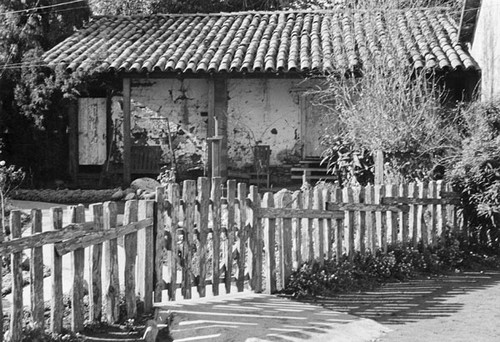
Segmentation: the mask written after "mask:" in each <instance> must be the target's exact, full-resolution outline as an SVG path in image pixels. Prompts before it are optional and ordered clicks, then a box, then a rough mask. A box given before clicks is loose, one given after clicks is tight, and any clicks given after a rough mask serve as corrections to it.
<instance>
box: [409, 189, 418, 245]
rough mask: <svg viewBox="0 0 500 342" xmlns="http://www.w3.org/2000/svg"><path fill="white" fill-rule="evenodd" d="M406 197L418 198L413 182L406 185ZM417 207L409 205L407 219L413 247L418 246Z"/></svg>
mask: <svg viewBox="0 0 500 342" xmlns="http://www.w3.org/2000/svg"><path fill="white" fill-rule="evenodd" d="M408 197H409V198H418V190H417V186H416V184H415V183H414V182H411V183H410V184H408ZM417 220H418V217H417V206H416V205H410V213H409V217H408V231H409V233H410V234H411V244H412V246H413V247H417V245H418V230H417Z"/></svg>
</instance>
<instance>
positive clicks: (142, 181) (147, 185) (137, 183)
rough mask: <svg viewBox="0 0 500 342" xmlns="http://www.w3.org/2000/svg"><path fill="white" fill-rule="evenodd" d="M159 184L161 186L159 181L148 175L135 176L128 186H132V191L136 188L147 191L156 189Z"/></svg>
mask: <svg viewBox="0 0 500 342" xmlns="http://www.w3.org/2000/svg"><path fill="white" fill-rule="evenodd" d="M159 186H161V184H160V182H158V181H157V180H155V179H153V178H148V177H143V178H137V179H135V180H134V181H133V182H132V183H131V184H130V188H132V189H133V190H134V191H137V189H142V190H144V191H148V192H154V191H156V188H157V187H159Z"/></svg>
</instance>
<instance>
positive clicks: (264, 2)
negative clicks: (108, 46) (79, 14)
mask: <svg viewBox="0 0 500 342" xmlns="http://www.w3.org/2000/svg"><path fill="white" fill-rule="evenodd" d="M288 2H289V1H283V0H191V1H181V0H125V1H120V2H117V1H113V0H104V1H103V0H91V1H90V6H91V8H92V11H93V13H94V14H99V15H103V14H107V15H110V14H111V15H134V14H154V13H215V12H235V11H246V10H257V11H258V10H274V9H282V8H283V7H284V6H286V5H287V4H288Z"/></svg>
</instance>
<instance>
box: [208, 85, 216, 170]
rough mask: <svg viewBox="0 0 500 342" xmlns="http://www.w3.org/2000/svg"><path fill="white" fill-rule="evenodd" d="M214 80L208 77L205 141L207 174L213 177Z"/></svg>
mask: <svg viewBox="0 0 500 342" xmlns="http://www.w3.org/2000/svg"><path fill="white" fill-rule="evenodd" d="M215 120H216V119H215V80H214V79H213V78H209V79H208V120H207V121H208V122H207V142H208V146H207V147H208V148H207V153H208V158H207V170H208V172H209V176H210V177H213V176H214V175H213V174H212V172H213V171H212V168H213V165H212V164H213V162H212V156H213V152H212V143H211V142H210V139H211V138H212V137H214V136H216V135H217V132H216V131H215Z"/></svg>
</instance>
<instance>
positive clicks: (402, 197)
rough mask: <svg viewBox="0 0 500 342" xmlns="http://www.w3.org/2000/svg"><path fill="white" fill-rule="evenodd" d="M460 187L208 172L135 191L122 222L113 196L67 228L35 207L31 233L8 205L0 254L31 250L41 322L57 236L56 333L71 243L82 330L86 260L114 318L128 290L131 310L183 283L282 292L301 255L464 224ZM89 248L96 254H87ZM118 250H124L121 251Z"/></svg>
mask: <svg viewBox="0 0 500 342" xmlns="http://www.w3.org/2000/svg"><path fill="white" fill-rule="evenodd" d="M456 197H457V196H456V194H454V193H453V192H452V188H451V186H450V185H449V184H447V183H444V182H442V181H438V182H429V183H428V184H423V183H409V184H401V185H399V186H396V185H391V184H387V185H375V186H373V185H368V186H366V187H356V188H351V187H346V188H343V189H342V188H339V187H337V186H321V187H315V188H309V189H303V190H298V191H295V192H293V193H292V192H291V191H287V190H282V191H279V192H277V193H276V194H273V193H271V192H267V193H265V194H263V195H262V194H260V193H259V191H258V188H257V187H256V186H251V187H250V188H247V186H246V184H243V183H240V184H236V182H235V181H234V180H229V181H228V182H227V183H222V181H221V179H220V178H217V177H215V178H212V179H208V178H204V177H202V178H199V179H198V181H197V182H196V181H193V180H187V181H184V182H183V184H182V186H180V185H179V184H175V183H171V184H168V186H167V187H159V188H158V189H157V191H156V197H155V200H154V201H153V200H148V201H142V200H141V201H137V200H131V201H127V202H126V203H125V209H124V218H123V223H122V224H121V225H120V224H119V223H118V222H117V221H118V219H117V218H118V211H117V205H116V203H114V202H106V203H104V204H101V203H97V204H92V205H90V206H89V212H90V217H89V218H88V220H86V219H85V208H84V207H83V206H82V205H79V206H74V207H70V208H69V209H68V215H69V221H70V223H69V224H68V225H66V226H64V227H63V211H62V209H60V208H52V209H51V219H52V224H51V228H50V229H42V222H41V221H42V220H41V218H42V213H41V211H40V210H33V211H32V213H31V216H32V229H31V235H28V236H24V237H21V234H20V231H21V223H20V219H19V215H20V213H19V212H17V211H12V212H11V218H10V220H11V222H10V224H11V227H12V235H11V237H10V239H8V240H6V241H2V242H1V243H0V253H1V254H2V255H7V254H10V255H11V263H12V264H11V267H12V269H13V270H15V269H18V268H19V267H20V261H21V253H22V251H23V250H25V249H30V250H31V256H32V257H31V260H30V262H31V274H30V276H31V285H30V286H31V293H32V296H31V300H30V302H31V314H32V317H33V320H34V322H35V324H37V326H39V327H43V326H44V308H43V300H44V297H43V281H42V279H43V250H42V247H43V246H44V245H53V258H52V263H51V265H50V266H51V271H52V276H53V279H54V281H53V286H52V298H51V314H50V329H51V331H53V332H56V333H58V332H60V331H61V330H62V329H63V316H62V314H63V312H64V310H63V309H64V308H63V302H62V298H63V296H62V279H63V273H62V257H63V255H65V254H67V253H72V259H73V261H72V267H73V280H72V281H73V291H72V307H71V329H72V330H73V331H76V332H78V331H82V329H83V320H84V319H83V317H84V315H85V307H84V305H83V296H84V292H83V285H82V284H83V274H84V271H85V269H86V268H88V269H90V279H89V280H90V281H89V292H90V293H89V313H88V315H89V319H90V320H91V321H101V320H105V321H106V322H108V323H115V322H116V321H117V320H118V318H119V306H118V305H119V302H120V298H119V293H120V290H122V291H124V294H125V303H126V310H127V317H128V318H134V317H136V315H137V303H136V300H137V298H139V300H141V301H142V302H143V307H144V311H145V312H151V310H152V308H153V307H154V305H159V303H161V302H162V301H164V300H176V299H178V297H179V294H178V292H179V290H180V293H181V295H182V297H184V298H186V299H187V298H192V297H194V296H195V295H197V296H199V297H204V296H206V295H207V294H206V286H207V285H211V287H212V291H211V292H212V294H213V295H215V296H217V295H219V294H220V292H222V291H220V289H219V286H221V287H222V288H224V290H225V291H223V292H224V293H231V292H232V291H238V292H241V291H244V290H245V289H249V290H252V291H255V292H266V293H274V292H276V291H279V290H281V289H283V288H284V287H286V286H287V282H288V281H289V278H290V275H291V274H292V272H293V271H294V270H296V269H298V268H299V267H300V266H301V265H302V264H303V263H304V262H310V261H315V262H318V263H319V264H322V263H324V262H325V260H326V259H330V258H335V259H336V260H340V259H341V258H342V257H343V255H346V256H347V257H349V258H352V257H353V256H354V254H355V253H357V252H360V253H374V252H376V251H377V250H381V251H382V252H386V251H387V249H388V246H389V245H390V244H394V243H398V244H399V243H400V244H401V245H402V246H410V245H411V246H416V245H417V244H418V243H423V244H424V246H427V245H435V244H436V243H437V242H438V240H439V239H440V238H441V237H442V236H443V234H445V232H446V229H448V228H449V229H454V230H455V231H457V232H459V231H462V230H463V229H464V228H463V227H462V226H460V227H458V225H459V224H460V225H461V223H460V222H463V219H462V218H460V217H459V215H458V214H457V210H456ZM0 237H1V236H0ZM122 237H123V246H122V247H121V246H119V244H118V239H119V238H122ZM86 249H87V250H88V254H89V255H90V259H89V261H90V262H89V265H85V263H86V262H85V260H84V259H85V258H84V256H85V250H86ZM119 251H121V253H124V256H125V257H124V258H121V259H120V258H118V252H119ZM209 260H211V263H210V264H208V262H209ZM122 263H123V264H122ZM119 266H122V268H119ZM164 267H165V270H166V271H165V272H164ZM120 269H124V279H125V282H124V284H120V280H119V279H120V278H119V270H120ZM14 273H15V276H14V277H13V305H12V308H11V314H10V317H11V319H10V330H11V336H12V341H18V340H19V339H20V334H21V330H22V326H20V322H21V321H22V319H21V317H22V316H21V315H22V308H23V298H22V279H21V278H20V275H21V272H14ZM164 283H165V284H166V285H167V286H166V288H165V290H167V291H166V293H165V294H164V293H163V290H164ZM193 286H196V287H197V291H196V293H195V292H193ZM233 286H235V288H233ZM24 300H26V299H24Z"/></svg>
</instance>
